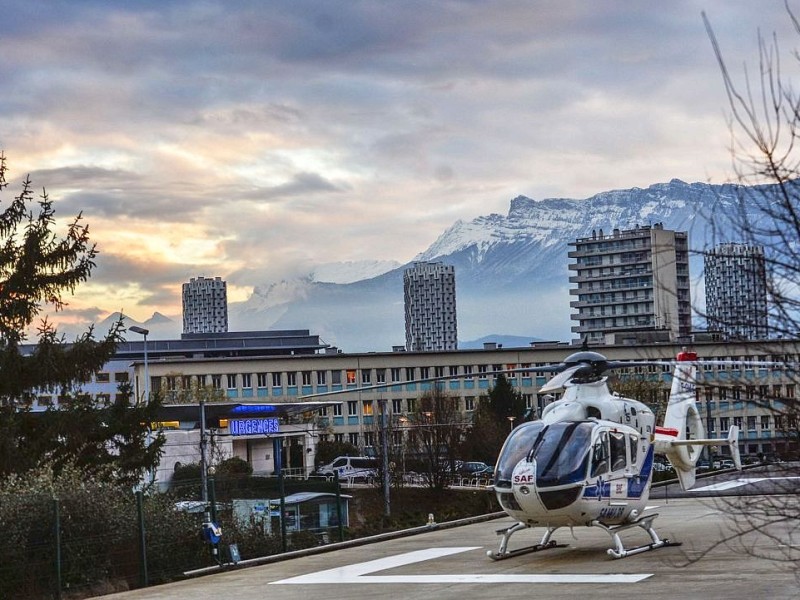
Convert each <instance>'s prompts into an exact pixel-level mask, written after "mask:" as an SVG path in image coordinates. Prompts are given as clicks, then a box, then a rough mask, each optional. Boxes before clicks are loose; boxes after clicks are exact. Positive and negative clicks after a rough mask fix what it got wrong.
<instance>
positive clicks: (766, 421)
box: [707, 415, 797, 432]
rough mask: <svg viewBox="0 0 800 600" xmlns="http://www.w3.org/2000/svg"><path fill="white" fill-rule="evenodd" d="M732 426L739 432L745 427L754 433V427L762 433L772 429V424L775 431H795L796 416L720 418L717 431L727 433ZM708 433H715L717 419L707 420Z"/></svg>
mask: <svg viewBox="0 0 800 600" xmlns="http://www.w3.org/2000/svg"><path fill="white" fill-rule="evenodd" d="M731 422H733V425H735V426H736V427H738V428H739V429H740V430H744V425H745V424H746V425H747V431H756V426H758V428H759V429H761V430H762V431H767V430H770V429H773V427H771V425H773V424H774V429H775V430H776V431H783V430H784V429H792V430H794V429H797V416H795V415H751V416H749V417H743V416H735V417H720V418H719V429H720V431H723V432H724V431H727V430H728V429H730V427H731ZM773 422H774V423H773ZM707 425H708V430H709V432H714V431H716V425H717V419H716V418H713V417H712V418H710V419H708V423H707Z"/></svg>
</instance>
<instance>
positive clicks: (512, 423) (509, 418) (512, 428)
mask: <svg viewBox="0 0 800 600" xmlns="http://www.w3.org/2000/svg"><path fill="white" fill-rule="evenodd" d="M506 418H507V419H508V420H509V422H510V423H511V431H514V420H515V419H516V418H517V417H506Z"/></svg>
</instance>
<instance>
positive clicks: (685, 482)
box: [654, 425, 742, 490]
mask: <svg viewBox="0 0 800 600" xmlns="http://www.w3.org/2000/svg"><path fill="white" fill-rule="evenodd" d="M659 429H661V428H657V429H656V435H655V442H654V443H655V451H656V452H658V453H659V454H664V455H665V456H666V457H667V459H668V460H669V462H670V464H671V465H672V466H673V467H674V468H675V473H676V474H677V476H678V480H679V481H680V484H681V488H682V489H684V490H687V489H690V488H691V487H692V486H693V485H694V481H695V464H696V463H697V458H699V456H700V453H701V451H702V447H703V446H721V445H723V444H727V445H728V447H729V448H730V453H731V458H732V459H733V463H734V465H736V468H737V469H739V470H741V468H742V461H741V457H740V455H739V428H738V427H736V426H735V425H734V426H733V427H731V428H730V429H729V430H728V437H727V438H698V439H679V438H677V437H676V436H674V435H673V433H672V431H670V432H669V433H662V432H660V431H658V430H659Z"/></svg>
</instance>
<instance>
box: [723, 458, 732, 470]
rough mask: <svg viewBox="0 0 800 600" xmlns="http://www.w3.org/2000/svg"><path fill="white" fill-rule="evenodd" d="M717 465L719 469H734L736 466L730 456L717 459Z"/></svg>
mask: <svg viewBox="0 0 800 600" xmlns="http://www.w3.org/2000/svg"><path fill="white" fill-rule="evenodd" d="M719 466H720V469H735V468H736V464H735V463H734V462H733V461H732V460H731V459H730V458H725V459H723V460H721V461H719Z"/></svg>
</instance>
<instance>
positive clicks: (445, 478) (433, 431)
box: [409, 385, 465, 490]
mask: <svg viewBox="0 0 800 600" xmlns="http://www.w3.org/2000/svg"><path fill="white" fill-rule="evenodd" d="M409 421H410V427H411V429H410V431H409V448H410V449H411V453H412V455H413V456H414V458H415V459H416V462H417V463H418V464H419V465H420V466H421V473H422V476H423V478H424V479H425V481H426V483H427V484H428V486H429V487H431V488H434V489H439V490H441V489H444V488H445V487H447V485H448V484H449V482H450V480H451V479H452V475H453V474H454V472H455V468H456V458H457V455H458V448H459V445H460V443H461V438H462V435H463V433H464V426H465V424H464V420H463V416H462V415H461V413H460V411H459V410H458V398H456V397H454V396H452V395H450V394H448V393H447V392H445V391H444V390H443V389H441V387H439V386H438V385H437V386H435V387H433V388H432V389H430V390H429V391H427V392H425V394H423V396H422V397H421V398H420V399H419V402H418V403H417V410H416V411H415V412H414V413H413V414H411V415H409Z"/></svg>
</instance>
